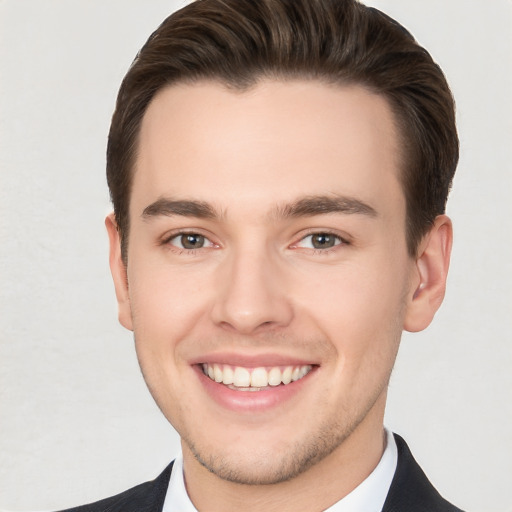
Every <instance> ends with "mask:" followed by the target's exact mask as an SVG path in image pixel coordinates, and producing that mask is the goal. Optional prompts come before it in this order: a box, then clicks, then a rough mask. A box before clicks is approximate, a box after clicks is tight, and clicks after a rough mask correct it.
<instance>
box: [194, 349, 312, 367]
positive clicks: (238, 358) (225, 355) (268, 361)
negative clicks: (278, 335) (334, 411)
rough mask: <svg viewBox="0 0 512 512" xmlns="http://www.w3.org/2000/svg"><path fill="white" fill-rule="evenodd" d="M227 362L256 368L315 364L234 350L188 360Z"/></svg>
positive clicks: (291, 357) (293, 358)
mask: <svg viewBox="0 0 512 512" xmlns="http://www.w3.org/2000/svg"><path fill="white" fill-rule="evenodd" d="M203 363H209V364H227V365H230V366H242V367H245V368H258V367H262V366H272V367H273V366H303V365H316V364H318V363H315V362H312V361H311V359H305V358H300V357H296V356H290V355H286V354H273V353H262V354H243V353H236V352H215V353H211V354H203V355H201V356H198V357H196V358H194V359H192V360H191V361H190V364H191V365H195V364H203Z"/></svg>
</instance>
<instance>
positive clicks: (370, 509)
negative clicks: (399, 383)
mask: <svg viewBox="0 0 512 512" xmlns="http://www.w3.org/2000/svg"><path fill="white" fill-rule="evenodd" d="M386 435H387V442H386V449H385V450H384V453H383V455H382V457H381V459H380V461H379V463H378V464H377V467H376V468H375V469H374V470H373V471H372V472H371V474H370V475H369V476H368V478H366V479H365V480H364V481H363V482H361V483H360V484H359V485H358V486H357V487H356V488H355V489H354V490H353V491H352V492H351V493H349V494H347V495H346V496H345V497H344V498H342V499H341V500H340V501H338V502H337V503H335V504H334V505H332V506H331V507H329V508H328V509H326V510H325V511H324V512H381V510H382V507H383V506H384V501H386V496H387V494H388V491H389V487H390V486H391V481H392V480H393V476H394V474H395V469H396V464H397V461H398V452H397V449H396V443H395V439H394V437H393V434H392V433H391V432H390V431H389V430H386ZM163 512H197V509H196V508H195V507H194V505H193V504H192V502H191V501H190V498H189V497H188V494H187V490H186V488H185V479H184V477H183V457H182V455H181V453H180V455H179V456H178V457H176V460H175V461H174V466H173V468H172V473H171V479H170V481H169V487H168V488H167V495H166V497H165V503H164V508H163Z"/></svg>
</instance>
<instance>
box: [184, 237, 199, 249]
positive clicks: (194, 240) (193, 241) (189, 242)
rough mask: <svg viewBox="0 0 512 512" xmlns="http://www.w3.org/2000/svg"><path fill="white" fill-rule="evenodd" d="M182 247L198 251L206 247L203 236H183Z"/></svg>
mask: <svg viewBox="0 0 512 512" xmlns="http://www.w3.org/2000/svg"><path fill="white" fill-rule="evenodd" d="M181 245H182V246H183V247H185V249H197V248H198V247H199V248H200V247H203V245H204V236H202V235H182V237H181Z"/></svg>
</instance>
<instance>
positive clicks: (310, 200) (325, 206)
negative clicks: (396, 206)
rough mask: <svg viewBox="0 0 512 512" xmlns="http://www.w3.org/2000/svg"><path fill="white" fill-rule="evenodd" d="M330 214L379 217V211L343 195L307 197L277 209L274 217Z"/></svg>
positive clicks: (273, 213)
mask: <svg viewBox="0 0 512 512" xmlns="http://www.w3.org/2000/svg"><path fill="white" fill-rule="evenodd" d="M328 213H343V214H348V215H353V214H359V215H365V216H368V217H377V216H378V215H377V210H375V208H373V207H372V206H370V205H369V204H367V203H365V202H364V201H361V200H360V199H357V198H355V197H349V196H341V195H336V194H333V195H319V196H306V197H303V198H301V199H298V200H297V201H294V202H293V203H291V204H286V205H284V206H281V207H277V208H276V209H275V210H274V211H273V212H272V215H273V216H275V217H277V218H288V217H312V216H314V215H325V214H328Z"/></svg>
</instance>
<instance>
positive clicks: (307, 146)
mask: <svg viewBox="0 0 512 512" xmlns="http://www.w3.org/2000/svg"><path fill="white" fill-rule="evenodd" d="M399 154H400V153H399V148H398V137H397V133H396V127H395V122H394V117H393V114H392V112H391V109H390V107H389V105H388V103H387V101H386V100H385V99H384V98H383V97H381V96H379V95H376V94H373V93H371V92H369V91H368V90H366V89H364V88H363V87H361V86H339V85H328V84H324V83H320V82H317V81H262V82H260V83H258V84H257V85H255V86H254V87H252V88H250V89H248V90H244V91H236V90H232V89H229V88H227V87H226V86H224V85H222V84H220V83H217V82H199V83H196V84H179V85H173V86H170V87H167V88H165V89H163V90H162V91H160V92H159V93H158V94H157V95H156V96H155V98H154V99H153V101H152V102H151V103H150V105H149V107H148V109H147V111H146V114H145V116H144V118H143V121H142V125H141V131H140V137H139V148H138V155H137V160H136V165H135V176H134V183H133V192H134V197H133V199H134V200H136V196H138V197H139V198H141V204H140V205H138V208H140V207H143V206H144V205H143V203H144V202H146V203H148V204H149V202H151V201H154V200H155V199H156V198H158V197H159V196H165V195H172V196H179V197H184V196H191V195H193V196H194V198H198V199H204V200H208V201H211V199H212V198H211V196H212V195H213V194H214V193H215V198H214V199H215V201H216V202H218V203H223V202H231V203H233V202H235V203H236V201H238V200H239V199H240V195H243V199H244V201H245V202H246V204H250V202H251V200H254V201H259V202H260V203H261V202H262V201H263V200H265V199H267V200H268V201H269V202H271V201H274V200H275V201H287V200H288V199H290V198H292V197H293V196H301V195H304V194H325V193H331V192H332V193H341V194H344V195H357V196H359V197H361V196H362V197H361V198H362V199H368V200H369V199H371V198H372V196H376V195H379V194H378V193H379V191H380V193H381V195H383V196H384V197H386V193H387V192H386V191H388V192H389V193H388V194H387V199H388V200H391V199H393V198H392V197H391V196H396V197H395V199H397V200H399V201H401V197H400V195H401V187H400V186H399V180H398V176H399V161H400V158H399ZM397 187H398V189H397ZM388 189H389V190H388ZM397 190H398V191H399V192H400V193H399V194H397ZM262 191H264V192H265V193H264V194H262ZM142 196H143V197H142ZM199 196H201V197H199ZM252 196H254V197H252ZM364 196H368V197H366V198H365V197H364ZM373 199H377V198H376V197H373ZM139 211H140V209H139Z"/></svg>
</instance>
